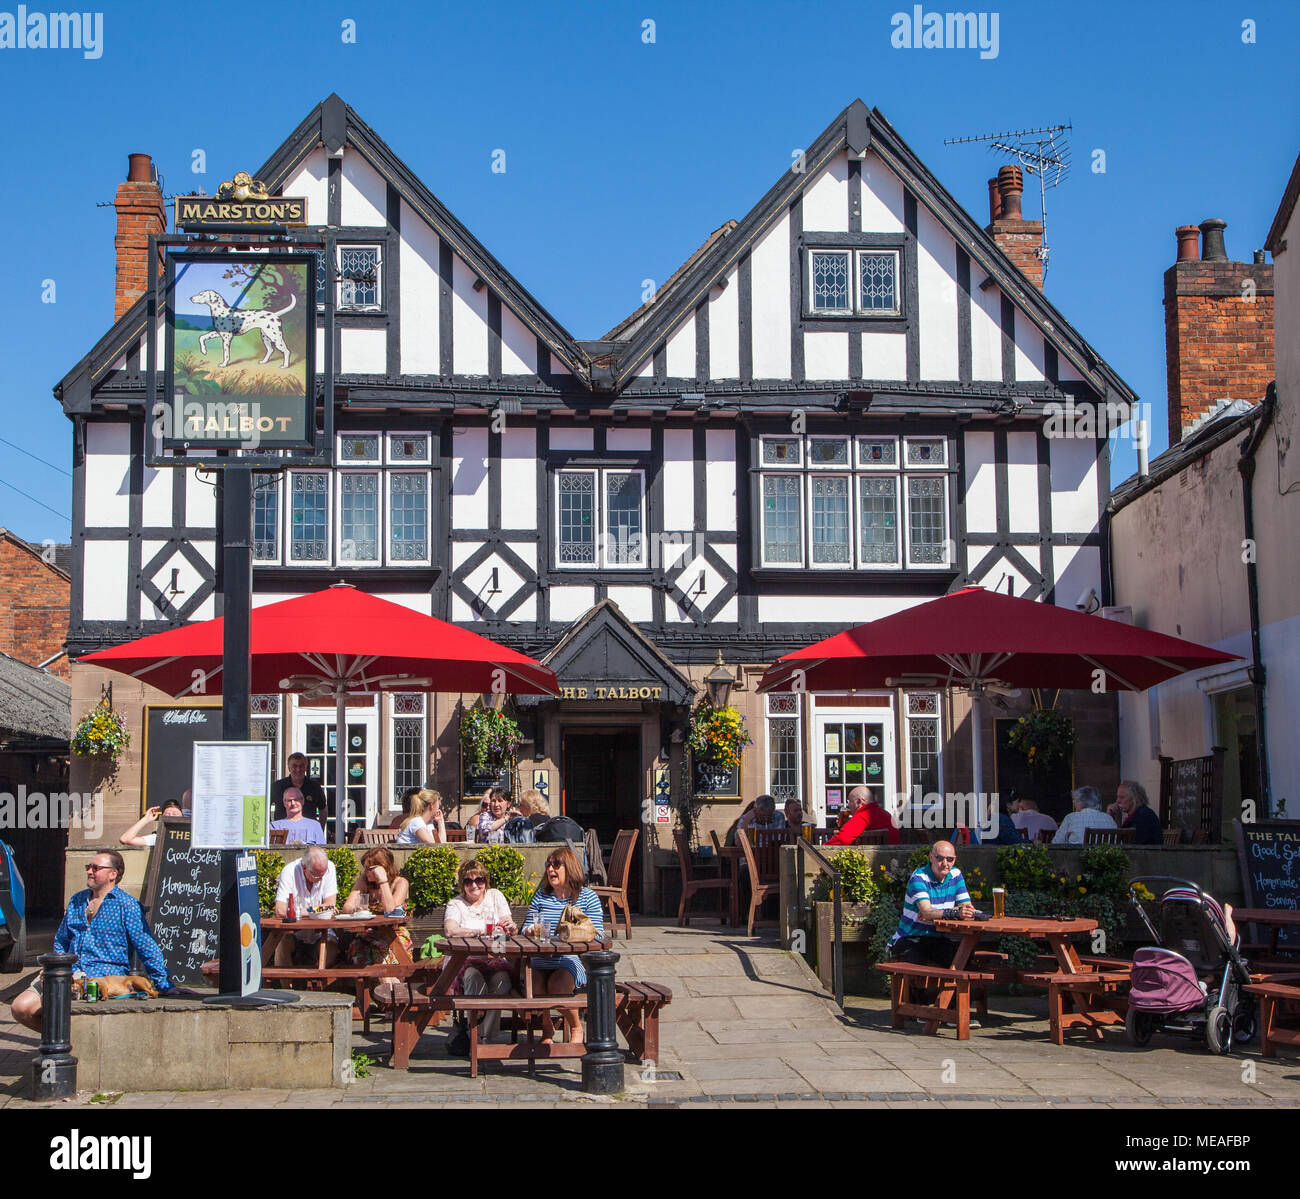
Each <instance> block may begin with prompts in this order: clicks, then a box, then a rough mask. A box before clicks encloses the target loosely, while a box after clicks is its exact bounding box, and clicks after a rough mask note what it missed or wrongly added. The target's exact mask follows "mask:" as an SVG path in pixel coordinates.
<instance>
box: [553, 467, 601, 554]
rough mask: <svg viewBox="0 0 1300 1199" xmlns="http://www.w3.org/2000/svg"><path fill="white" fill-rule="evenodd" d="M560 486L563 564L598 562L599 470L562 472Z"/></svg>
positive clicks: (560, 528)
mask: <svg viewBox="0 0 1300 1199" xmlns="http://www.w3.org/2000/svg"><path fill="white" fill-rule="evenodd" d="M558 487H559V534H560V545H559V551H560V552H559V560H560V565H562V566H565V565H573V564H575V563H586V564H589V565H592V566H594V565H595V563H596V473H595V471H589V470H566V471H561V472H560V475H559V479H558Z"/></svg>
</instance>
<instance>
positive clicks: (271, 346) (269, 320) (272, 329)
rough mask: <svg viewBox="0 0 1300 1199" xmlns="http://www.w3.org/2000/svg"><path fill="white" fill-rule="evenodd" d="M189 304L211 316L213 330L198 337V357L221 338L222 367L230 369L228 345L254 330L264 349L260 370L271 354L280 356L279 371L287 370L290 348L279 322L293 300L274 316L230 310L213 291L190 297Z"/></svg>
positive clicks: (253, 310) (261, 311)
mask: <svg viewBox="0 0 1300 1199" xmlns="http://www.w3.org/2000/svg"><path fill="white" fill-rule="evenodd" d="M190 303H191V304H206V305H207V307H208V309H209V311H211V313H212V328H211V329H210V330H209V331H208V332H206V333H204V334H202V335H201V336H200V337H199V353H200V354H202V355H204V356H205V357H206V356H207V352H208V342H209V341H211V340H212V338H214V337H220V338H221V365H222V366H229V365H230V343H231V341H232V340H233V339H234V338H235V337H238V336H239V335H240V334H241V333H248V332H249V331H250V330H253V329H256V330H257V332H258V333H260V334H261V335H262V344H263V345H264V346H265V347H266V356H265V357H264V358H263V359H262V361H261V362H260V363H258V365H259V366H265V365H266V364H267V363H268V362H270V360H271V355H272V354H279V355H280V356H281V357H282V358H283V359H284V361H283V363H282V364H281V368H280V369H281V370H288V368H289V358H290V354H289V347H288V345H287V344H286V343H285V340H284V331H283V329H282V328H281V326H280V318H281V317H282V316H284V315H285V313H287V312H289V311H290V310H291V309H292V308H293V306H294V304H296V303H297V297H296V296H290V297H289V303H288V304H286V305H285V306H284V307H283V308H281V309H280V310H279V311H277V312H272V311H270V310H269V309H266V308H232V307H231V306H230V305H229V304H227V303H226V301H225V300H224V299H222V297H221V296H220V295H219V294H218V293H217V292H215V291H212V290H211V289H208V290H207V291H201V292H199V294H198V295H196V296H190Z"/></svg>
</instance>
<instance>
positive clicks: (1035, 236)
mask: <svg viewBox="0 0 1300 1199" xmlns="http://www.w3.org/2000/svg"><path fill="white" fill-rule="evenodd" d="M1024 190H1025V180H1024V176H1023V174H1022V173H1021V170H1020V168H1019V167H1017V166H1005V167H1002V168H1001V169H1000V170H999V171H998V175H997V178H996V179H990V180H989V224H988V228H987V229H986V230H985V232H986V233H990V234H992V235H993V240H994V241H995V242H997V244H998V248H999V249H1000V250H1001V251H1002V252H1003V253H1004V254H1005V255H1006V256H1007V257H1008V258H1010V259H1011V261H1012V262H1014V263H1015V264H1016V266H1018V267H1019V268H1020V272H1021V274H1023V275H1024V276H1025V278H1026V279H1028V280H1029V282H1030V283H1032V284H1033V285H1034V286H1035V287H1036V288H1038V290H1039V291H1042V290H1043V260H1042V259H1041V258H1039V257H1038V251H1039V250H1041V249H1042V248H1043V222H1042V221H1027V220H1025V219H1024V216H1023V214H1022V213H1021V211H1020V197H1021V195H1022V193H1023V192H1024Z"/></svg>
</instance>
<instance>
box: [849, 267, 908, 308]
mask: <svg viewBox="0 0 1300 1199" xmlns="http://www.w3.org/2000/svg"><path fill="white" fill-rule="evenodd" d="M858 280H859V299H858V307H859V308H860V309H861V310H862V311H863V312H897V311H898V255H897V254H895V253H892V252H891V253H886V254H867V253H861V252H859V254H858Z"/></svg>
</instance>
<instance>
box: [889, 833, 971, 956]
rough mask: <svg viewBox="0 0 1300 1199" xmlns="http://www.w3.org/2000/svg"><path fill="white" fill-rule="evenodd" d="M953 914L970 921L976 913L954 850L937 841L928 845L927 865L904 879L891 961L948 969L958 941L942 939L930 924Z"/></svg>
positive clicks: (891, 950)
mask: <svg viewBox="0 0 1300 1199" xmlns="http://www.w3.org/2000/svg"><path fill="white" fill-rule="evenodd" d="M954 914H955V915H957V916H959V917H961V918H962V919H963V920H969V919H970V918H971V917H972V916H974V914H975V905H974V904H972V903H971V901H970V895H969V894H967V891H966V880H965V879H964V878H962V875H961V871H960V870H958V869H957V851H956V850H955V849H954V848H953V845H952V842H951V841H936V842H935V843H934V844H933V845H932V846H930V860H929V862H928V863H926V865H924V866H920V867H918V868H917V869H916V870H914V871H913V872H912V877H911V878H909V879H908V880H907V894H906V896H905V897H904V899H903V915H902V918H901V919H900V920H899V922H898V931H897V932H895V933H894V935H893V937H892V938H890V941H889V956H890V958H891V959H892V960H893V961H895V962H913V963H915V964H916V965H918V966H943V967H947V966H951V965H952V959H953V958H954V957H955V956H956V953H957V946H958V944H959V942H957V941H956V940H953V939H952V938H950V937H945V936H944V935H943V934H942V933H940V932H938V931H937V930H936V929H935V928H934V927H933V925H934V922H935V921H936V920H943V919H951V918H952V916H953V915H954Z"/></svg>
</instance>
